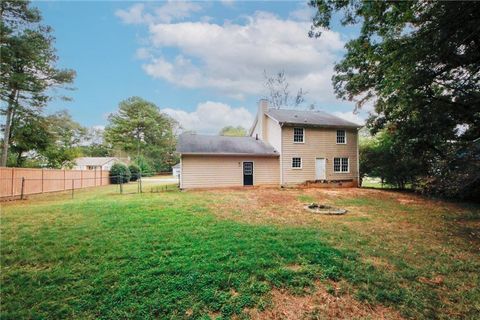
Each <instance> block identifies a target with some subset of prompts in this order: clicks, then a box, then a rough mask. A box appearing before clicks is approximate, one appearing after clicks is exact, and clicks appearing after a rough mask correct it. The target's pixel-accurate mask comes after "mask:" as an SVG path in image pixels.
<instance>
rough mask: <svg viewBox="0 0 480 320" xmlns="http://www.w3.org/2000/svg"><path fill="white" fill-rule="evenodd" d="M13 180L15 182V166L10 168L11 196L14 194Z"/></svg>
mask: <svg viewBox="0 0 480 320" xmlns="http://www.w3.org/2000/svg"><path fill="white" fill-rule="evenodd" d="M14 182H15V168H12V197H13V196H14V195H15V192H14V185H13V184H14Z"/></svg>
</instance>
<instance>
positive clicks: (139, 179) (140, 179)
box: [138, 172, 143, 193]
mask: <svg viewBox="0 0 480 320" xmlns="http://www.w3.org/2000/svg"><path fill="white" fill-rule="evenodd" d="M138 181H140V193H143V190H142V173H141V172H139V173H138Z"/></svg>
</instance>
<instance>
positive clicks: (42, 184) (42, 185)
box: [42, 168, 44, 193]
mask: <svg viewBox="0 0 480 320" xmlns="http://www.w3.org/2000/svg"><path fill="white" fill-rule="evenodd" d="M43 179H44V177H43V168H42V193H43Z"/></svg>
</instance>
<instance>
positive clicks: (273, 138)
mask: <svg viewBox="0 0 480 320" xmlns="http://www.w3.org/2000/svg"><path fill="white" fill-rule="evenodd" d="M266 119H267V120H266V122H267V132H266V135H267V138H266V140H265V141H266V142H267V143H269V144H270V145H271V146H272V147H274V148H275V150H277V151H278V152H281V144H282V128H281V127H280V125H279V124H278V122H277V121H275V120H273V119H271V118H270V117H267V118H266Z"/></svg>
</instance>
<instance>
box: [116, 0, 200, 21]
mask: <svg viewBox="0 0 480 320" xmlns="http://www.w3.org/2000/svg"><path fill="white" fill-rule="evenodd" d="M201 10H202V7H201V6H200V5H199V4H197V3H193V2H187V1H173V0H169V1H167V2H166V3H165V4H163V5H161V6H159V7H146V6H145V5H144V4H141V3H137V4H134V5H132V6H131V7H130V8H129V9H127V10H122V9H119V10H117V11H116V12H115V15H116V16H117V17H119V18H120V19H121V20H122V21H123V23H126V24H151V23H171V22H173V21H178V20H183V19H185V18H188V17H190V16H191V14H192V13H194V12H198V11H201ZM146 11H152V13H150V12H146Z"/></svg>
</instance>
